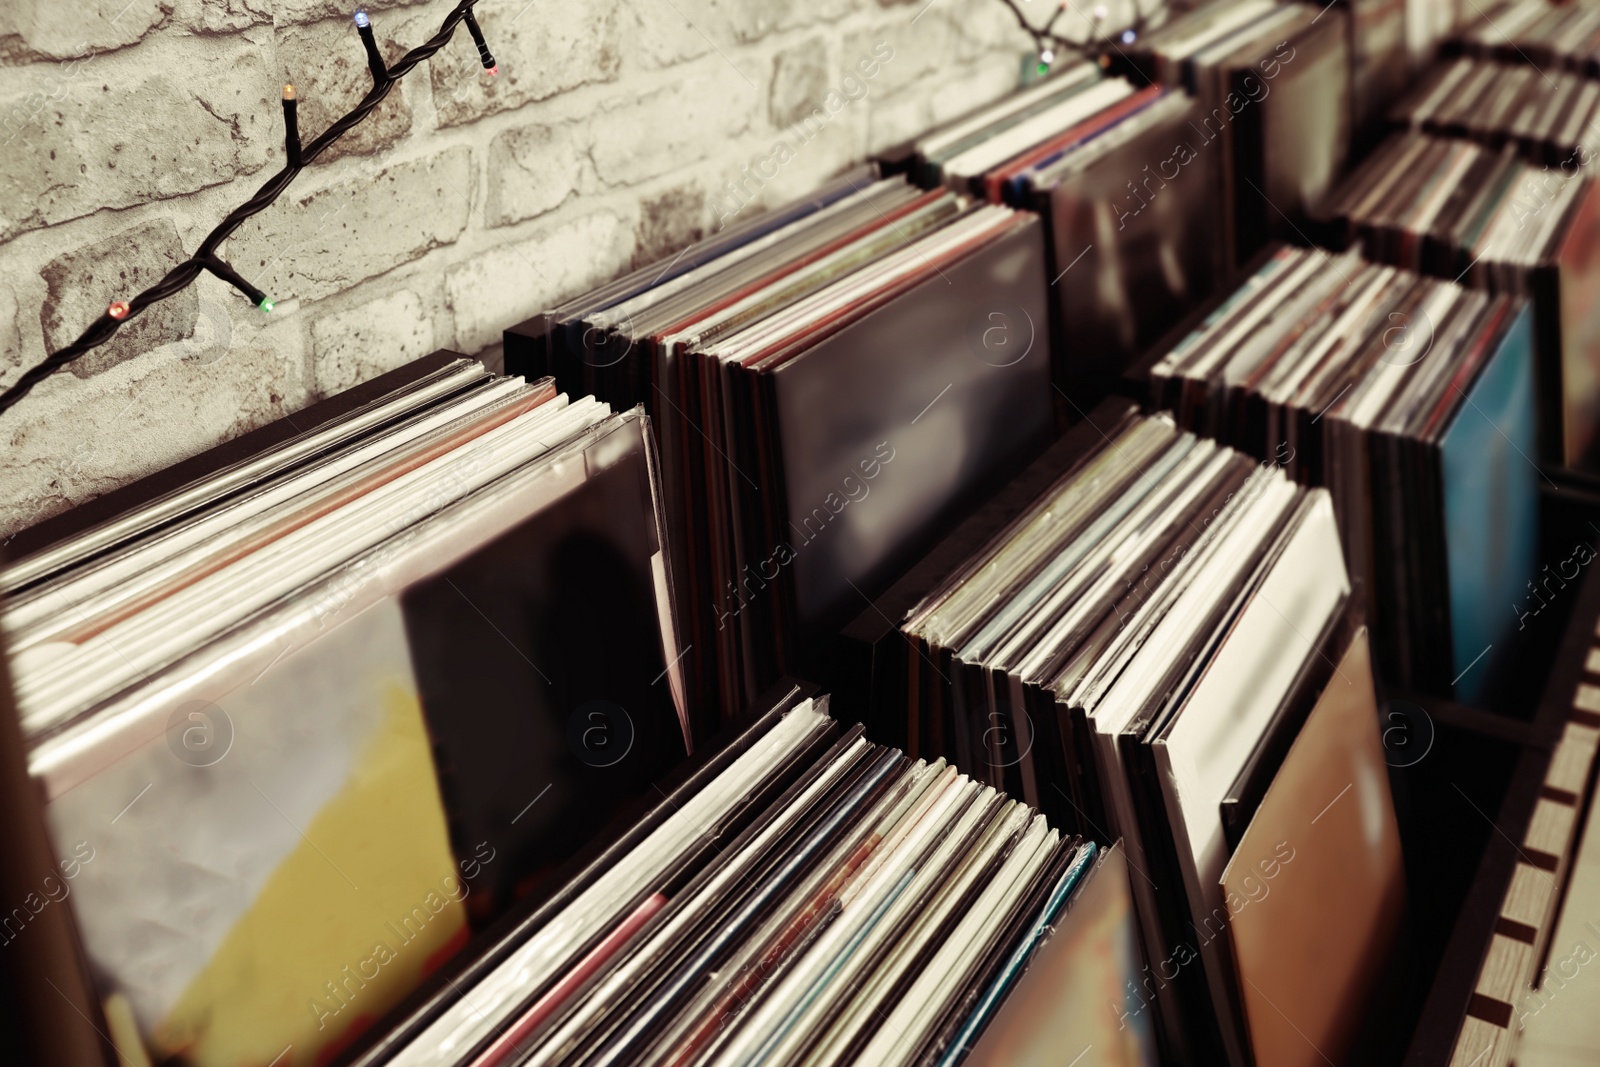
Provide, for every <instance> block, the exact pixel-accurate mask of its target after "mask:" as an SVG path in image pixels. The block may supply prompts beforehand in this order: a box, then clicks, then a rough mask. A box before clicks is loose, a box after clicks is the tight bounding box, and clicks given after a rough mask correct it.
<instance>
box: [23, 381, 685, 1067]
mask: <svg viewBox="0 0 1600 1067" xmlns="http://www.w3.org/2000/svg"><path fill="white" fill-rule="evenodd" d="M262 434H265V435H266V436H265V437H264V438H263V437H262V436H261V435H262ZM654 453H655V446H654V443H653V440H652V436H651V434H650V432H649V430H648V419H647V418H646V417H645V416H644V415H643V414H642V413H640V412H637V411H635V412H628V413H622V414H614V413H612V412H610V410H609V409H608V408H607V407H606V406H605V405H604V404H601V403H599V402H597V401H595V400H593V399H582V400H569V398H568V397H567V396H565V395H564V394H560V393H558V392H557V391H556V389H555V388H554V386H553V384H552V383H550V382H549V381H543V382H532V383H529V382H524V381H522V380H521V379H514V378H504V377H501V376H499V375H494V374H491V373H489V372H488V371H486V370H485V369H484V368H483V367H482V365H481V364H478V363H476V362H474V361H470V360H465V359H460V358H452V357H447V356H439V357H430V358H429V359H427V360H424V361H422V362H421V363H419V364H416V365H413V366H412V367H408V368H406V369H404V370H403V371H400V372H395V374H392V375H390V376H388V377H387V379H379V380H378V382H376V383H372V384H371V385H369V386H364V387H362V388H361V389H360V390H358V391H357V392H356V395H354V396H352V397H351V398H350V399H349V400H348V401H346V402H343V403H339V404H333V405H328V404H324V405H320V406H319V407H318V408H313V409H312V410H311V411H308V412H299V413H296V416H295V418H294V420H293V421H292V422H290V421H289V420H285V421H284V422H282V423H279V424H275V426H274V427H269V428H268V429H267V430H264V431H258V433H257V434H254V435H249V436H247V437H246V438H244V439H241V440H240V441H238V442H234V443H232V444H231V445H229V446H225V448H224V449H223V450H222V454H223V457H224V458H222V459H218V460H217V461H216V462H214V463H211V464H209V466H208V467H207V468H206V469H204V470H202V471H197V470H195V469H194V468H193V467H191V468H189V469H187V470H181V469H180V470H179V471H176V472H175V473H174V474H173V475H171V476H170V477H167V478H165V479H162V478H160V477H157V479H156V480H157V482H158V483H161V484H158V485H156V486H155V487H153V488H152V487H143V488H141V487H140V486H137V485H136V486H135V487H132V488H133V490H134V491H135V492H136V493H137V495H138V497H139V499H138V501H137V503H136V504H134V505H132V506H127V505H124V506H118V507H116V509H115V513H113V514H105V515H103V516H102V518H101V521H98V522H94V523H90V524H87V525H86V527H85V528H83V529H79V530H76V531H75V532H74V533H73V534H72V535H71V536H69V537H64V538H56V539H55V543H54V544H53V545H52V546H50V547H48V548H43V549H41V550H39V551H33V552H28V553H27V554H26V555H24V556H22V558H19V559H15V560H13V561H12V562H10V563H8V565H7V566H6V567H5V568H4V570H3V571H0V585H3V587H4V590H5V608H4V612H3V615H0V622H3V626H4V631H5V643H6V646H7V649H8V661H9V664H8V665H9V675H10V678H11V686H10V687H9V690H8V692H7V694H6V695H7V698H8V704H7V708H6V713H7V714H8V715H10V714H13V713H14V714H15V715H16V717H17V719H18V721H19V722H20V725H21V728H22V733H23V737H24V741H25V745H26V750H27V759H28V773H29V774H30V776H31V777H32V779H33V780H34V782H35V783H36V787H37V790H38V795H39V797H40V798H41V800H42V802H43V816H44V820H45V823H46V825H47V826H48V828H49V832H50V835H51V837H52V839H53V841H54V842H55V845H56V853H57V855H56V856H54V857H50V858H49V859H47V860H46V861H45V864H46V869H45V871H43V872H40V873H41V874H49V875H50V877H51V878H52V879H53V880H54V882H61V881H62V879H63V878H65V879H66V882H65V883H64V888H65V892H62V890H61V889H60V888H57V889H56V890H54V891H52V890H51V886H52V884H53V882H52V881H46V882H45V883H43V884H44V885H45V887H46V891H47V892H51V895H52V897H53V898H54V899H57V900H58V901H67V902H70V908H71V910H72V913H73V917H74V919H75V924H74V925H75V926H76V929H77V932H78V936H79V937H80V938H81V946H79V945H74V946H70V947H68V948H66V949H63V950H62V953H61V956H62V958H64V959H66V960H68V961H71V965H70V966H69V967H68V968H67V971H66V973H64V974H63V973H57V974H56V975H55V976H54V977H53V978H52V981H53V982H54V983H55V985H56V986H58V987H59V988H60V989H61V992H62V995H64V996H68V997H69V999H71V1000H72V1002H73V1004H74V1007H76V1008H77V1009H78V1010H79V1011H80V1012H81V1013H82V1014H83V1015H84V1017H85V1018H89V1019H96V1020H102V1021H101V1022H98V1023H97V1026H98V1027H99V1030H100V1031H101V1032H103V1033H105V1034H107V1035H109V1037H110V1040H111V1041H112V1042H113V1043H114V1044H115V1045H116V1047H117V1048H118V1049H119V1050H124V1051H122V1052H119V1053H118V1055H119V1056H123V1057H124V1059H123V1062H133V1063H138V1062H144V1063H150V1062H163V1063H169V1062H172V1063H190V1064H218V1065H221V1064H227V1065H233V1064H238V1063H269V1062H272V1061H273V1059H274V1057H279V1056H280V1054H281V1053H284V1052H285V1050H286V1049H287V1048H288V1047H289V1046H292V1050H291V1051H289V1052H288V1054H286V1055H283V1056H282V1057H281V1058H280V1059H279V1062H280V1063H285V1064H296V1065H300V1064H304V1065H310V1064H313V1063H324V1062H327V1060H328V1058H329V1057H330V1056H331V1055H333V1053H334V1052H336V1051H337V1050H338V1049H340V1048H341V1047H343V1046H345V1045H348V1044H350V1043H351V1042H352V1041H353V1040H354V1039H355V1038H357V1037H358V1036H359V1035H361V1033H362V1032H363V1031H364V1030H365V1029H366V1028H367V1027H368V1026H370V1024H371V1023H372V1022H373V1021H374V1020H376V1019H378V1018H380V1017H382V1016H383V1015H385V1014H386V1013H387V1012H389V1011H390V1010H392V1009H393V1008H394V1007H395V1006H396V1005H397V1004H399V1003H400V1002H401V1001H402V1000H404V999H405V998H406V997H407V996H408V995H410V994H411V993H412V992H413V990H415V989H416V988H417V987H418V985H419V984H420V983H422V982H423V981H424V979H426V978H427V977H429V976H430V975H433V974H435V973H436V972H437V971H438V968H439V967H440V966H441V964H442V963H445V962H446V961H449V960H451V959H453V958H455V957H457V956H458V955H459V953H460V950H461V948H462V947H463V946H464V945H466V944H467V942H468V940H469V939H470V938H471V937H472V936H473V935H474V933H475V932H477V931H481V930H483V929H484V928H486V927H487V926H489V925H491V924H492V923H494V922H495V921H496V920H498V919H501V918H502V917H503V916H505V915H506V914H508V912H510V911H511V910H513V909H514V908H515V907H517V906H518V902H519V901H521V900H522V899H523V898H524V897H525V896H526V894H527V892H528V891H529V889H530V887H532V886H536V885H539V884H540V883H541V882H544V881H546V880H548V879H550V878H551V877H554V874H553V872H554V871H555V870H556V868H557V866H558V864H557V861H558V860H559V859H561V858H562V857H565V856H568V855H571V854H572V853H573V852H574V851H575V850H576V849H578V848H579V847H580V846H581V845H582V844H583V843H584V842H586V841H587V840H589V839H590V838H592V837H593V836H594V835H595V834H597V833H599V832H600V831H601V830H602V829H603V828H604V827H605V826H606V825H607V823H608V822H609V821H610V820H612V819H614V818H617V817H618V815H619V812H621V811H622V808H623V806H624V805H625V804H626V803H627V802H628V801H630V800H631V799H632V798H634V797H637V796H639V795H641V794H642V793H643V792H644V791H646V790H648V789H649V788H650V784H651V783H652V782H654V781H657V780H659V779H660V778H661V776H662V775H664V774H666V773H667V772H668V771H670V770H671V769H672V768H673V767H675V766H676V765H677V764H678V763H680V762H681V761H682V760H683V759H684V758H685V757H686V756H687V755H688V753H689V752H690V751H691V750H692V747H693V741H692V739H691V738H690V736H689V733H688V720H687V706H686V703H685V699H684V692H683V686H682V679H681V676H680V673H679V671H678V670H677V668H676V665H675V663H674V658H675V657H676V656H677V655H678V653H679V650H678V648H677V647H676V643H675V632H676V631H675V626H674V624H673V610H672V604H671V598H670V589H669V583H668V581H667V577H666V566H665V543H664V531H663V529H662V526H661V512H660V508H659V500H658V498H657V483H656V479H655V458H654ZM227 457H231V458H227ZM202 458H203V457H202ZM110 499H111V503H112V504H113V505H114V504H115V503H116V498H115V496H113V497H112V498H110ZM24 543H25V542H24ZM602 635H603V636H602ZM534 782H537V783H540V784H539V786H538V787H533V788H530V784H529V783H534ZM541 789H542V790H543V792H541ZM22 795H28V794H27V793H24V794H22ZM535 800H537V803H532V802H533V801H535ZM21 817H23V816H21V815H20V814H19V813H11V814H9V815H8V818H12V819H16V818H21ZM57 861H59V867H58V866H57ZM19 862H20V861H19ZM13 918H14V917H13ZM34 922H35V923H36V922H37V920H34ZM6 934H7V936H8V938H9V939H12V940H23V941H26V942H28V943H31V944H35V945H37V944H40V942H39V941H38V939H39V938H42V937H44V936H46V935H45V933H44V932H43V931H42V930H36V929H34V928H32V927H31V926H24V927H23V928H21V929H11V928H8V929H7V931H6ZM79 960H82V961H83V964H82V968H83V969H82V970H79V969H78V967H79V965H78V964H77V962H76V961H79ZM39 984H40V987H41V988H43V989H45V990H46V992H47V993H48V992H49V986H47V985H44V984H43V983H42V982H41V983H39ZM49 995H50V996H51V997H54V996H55V995H56V994H54V993H49ZM62 1031H63V1032H62V1033H60V1034H57V1035H54V1036H53V1037H52V1040H53V1041H59V1042H63V1043H64V1046H63V1047H65V1048H66V1049H67V1051H68V1054H67V1055H66V1061H67V1062H74V1063H90V1062H96V1061H97V1060H96V1057H94V1056H92V1055H90V1054H89V1053H90V1052H92V1051H93V1050H92V1049H89V1050H78V1051H77V1052H76V1053H73V1051H72V1049H71V1042H72V1041H73V1040H74V1039H76V1038H82V1037H83V1036H85V1035H89V1036H90V1037H92V1036H93V1035H94V1032H95V1031H94V1030H92V1029H90V1028H88V1027H84V1028H83V1030H82V1033H79V1032H78V1030H77V1028H76V1027H63V1028H62ZM135 1050H137V1051H138V1055H134V1054H133V1053H134V1051H135Z"/></svg>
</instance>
